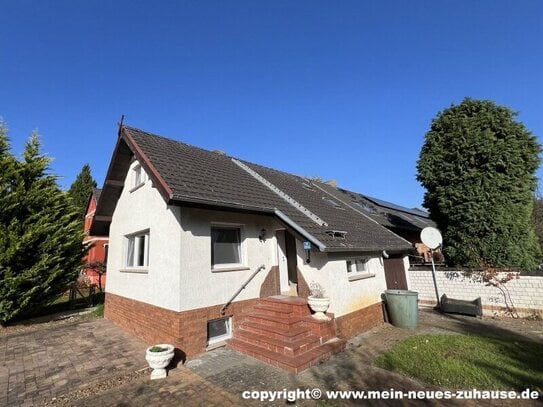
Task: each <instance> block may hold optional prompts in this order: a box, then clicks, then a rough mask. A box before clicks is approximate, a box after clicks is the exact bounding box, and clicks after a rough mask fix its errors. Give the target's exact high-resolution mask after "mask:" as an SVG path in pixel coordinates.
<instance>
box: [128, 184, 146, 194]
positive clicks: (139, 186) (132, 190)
mask: <svg viewBox="0 0 543 407" xmlns="http://www.w3.org/2000/svg"><path fill="white" fill-rule="evenodd" d="M144 185H145V182H140V183H139V184H138V185H136V186H135V187H132V189H131V190H130V191H128V192H130V193H132V192H134V191H137V190H138V189H140V188H141V187H142V186H144Z"/></svg>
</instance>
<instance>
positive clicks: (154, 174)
mask: <svg viewBox="0 0 543 407" xmlns="http://www.w3.org/2000/svg"><path fill="white" fill-rule="evenodd" d="M126 129H127V126H122V128H121V137H122V138H123V140H125V142H126V144H127V145H128V147H129V148H130V150H132V152H133V153H134V155H135V156H136V158H137V160H138V161H139V163H140V164H141V165H142V166H143V168H144V169H145V171H146V172H147V173H148V174H149V176H150V177H151V179H152V181H154V182H155V184H156V186H157V189H158V190H159V192H160V194H161V195H162V197H163V198H164V200H165V201H166V203H168V202H170V201H171V200H172V199H173V192H172V189H171V188H170V186H169V185H168V184H167V183H166V181H165V180H164V178H162V176H161V175H160V173H159V172H158V171H157V169H156V168H155V166H154V165H153V163H152V162H151V160H149V157H147V155H146V154H145V153H144V152H143V150H142V149H141V148H140V146H138V143H136V141H135V140H134V139H133V138H132V136H131V135H130V134H129V132H127V131H126Z"/></svg>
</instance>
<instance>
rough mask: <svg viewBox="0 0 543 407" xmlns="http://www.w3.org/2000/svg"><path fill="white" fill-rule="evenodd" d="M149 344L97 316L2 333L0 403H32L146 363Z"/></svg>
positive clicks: (143, 365)
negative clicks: (87, 320)
mask: <svg viewBox="0 0 543 407" xmlns="http://www.w3.org/2000/svg"><path fill="white" fill-rule="evenodd" d="M145 348H146V345H145V344H144V343H143V342H141V341H140V340H138V339H136V338H134V337H132V336H130V335H128V334H126V333H124V332H122V331H121V330H120V329H118V328H117V327H115V326H114V325H113V324H112V323H111V322H109V321H107V320H104V319H99V320H94V321H91V322H85V323H80V324H73V325H61V326H52V327H49V328H47V329H41V330H37V331H33V332H28V333H21V334H14V335H8V336H3V337H0V405H8V406H11V405H25V404H26V405H32V404H37V403H39V402H41V401H43V400H47V399H50V398H52V397H54V396H57V395H61V394H64V393H66V392H68V391H70V390H71V389H73V388H75V387H77V386H79V385H81V384H84V383H86V382H88V381H91V380H95V379H97V378H100V377H104V376H107V375H111V374H114V373H118V372H122V371H127V370H130V371H134V370H137V369H141V368H144V367H146V366H147V363H146V362H145V359H144V358H143V357H142V355H144V352H145Z"/></svg>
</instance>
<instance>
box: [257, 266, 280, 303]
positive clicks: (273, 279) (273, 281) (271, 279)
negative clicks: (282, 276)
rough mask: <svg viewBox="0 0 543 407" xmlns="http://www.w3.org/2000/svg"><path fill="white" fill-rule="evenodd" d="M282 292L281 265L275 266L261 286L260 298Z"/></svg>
mask: <svg viewBox="0 0 543 407" xmlns="http://www.w3.org/2000/svg"><path fill="white" fill-rule="evenodd" d="M277 294H281V287H280V282H279V266H273V267H272V268H271V269H270V271H269V272H268V274H267V275H266V278H265V279H264V281H263V282H262V285H261V286H260V298H262V297H270V296H272V295H277Z"/></svg>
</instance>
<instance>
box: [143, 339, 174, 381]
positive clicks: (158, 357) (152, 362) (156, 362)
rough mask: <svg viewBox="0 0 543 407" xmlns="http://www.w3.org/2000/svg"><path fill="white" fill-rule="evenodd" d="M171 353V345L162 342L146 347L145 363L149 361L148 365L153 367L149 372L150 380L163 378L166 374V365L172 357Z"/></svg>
mask: <svg viewBox="0 0 543 407" xmlns="http://www.w3.org/2000/svg"><path fill="white" fill-rule="evenodd" d="M173 355H174V347H173V345H169V344H164V343H163V344H160V345H154V346H151V347H149V348H147V351H146V352H145V359H146V360H147V363H149V367H150V368H151V369H153V371H152V372H151V380H154V379H163V378H165V377H166V376H167V373H166V367H167V366H168V365H169V364H170V362H171V360H172V359H173Z"/></svg>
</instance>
